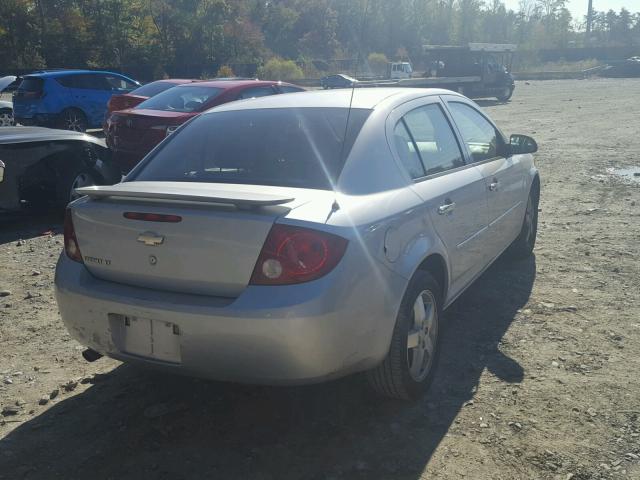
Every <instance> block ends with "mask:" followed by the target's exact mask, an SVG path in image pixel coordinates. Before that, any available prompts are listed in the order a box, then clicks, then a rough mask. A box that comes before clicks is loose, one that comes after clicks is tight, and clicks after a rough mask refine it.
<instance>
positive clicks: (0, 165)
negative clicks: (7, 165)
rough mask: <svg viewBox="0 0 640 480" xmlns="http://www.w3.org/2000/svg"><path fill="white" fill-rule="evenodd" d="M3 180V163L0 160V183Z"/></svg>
mask: <svg viewBox="0 0 640 480" xmlns="http://www.w3.org/2000/svg"><path fill="white" fill-rule="evenodd" d="M3 180H4V162H3V161H2V160H0V183H2V181H3Z"/></svg>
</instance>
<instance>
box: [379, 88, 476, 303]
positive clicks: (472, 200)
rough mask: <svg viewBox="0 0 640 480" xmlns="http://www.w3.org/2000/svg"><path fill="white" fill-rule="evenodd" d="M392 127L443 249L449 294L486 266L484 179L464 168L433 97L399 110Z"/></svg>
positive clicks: (402, 160)
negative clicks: (447, 257)
mask: <svg viewBox="0 0 640 480" xmlns="http://www.w3.org/2000/svg"><path fill="white" fill-rule="evenodd" d="M392 121H393V122H394V126H393V131H392V138H391V143H392V146H393V147H395V151H396V154H397V155H398V159H399V160H400V163H401V164H402V165H403V167H404V169H405V170H406V171H407V172H408V173H409V175H410V176H411V178H412V179H413V188H414V189H415V191H416V192H417V193H418V195H419V196H420V197H421V198H422V199H423V200H424V204H423V205H424V207H423V208H424V212H423V215H424V217H425V221H426V222H427V223H431V224H432V225H433V226H434V228H435V230H436V232H437V234H438V236H439V237H440V239H441V240H442V242H443V243H444V245H445V247H446V249H447V252H448V256H449V263H450V280H451V293H452V294H453V292H454V291H455V290H458V289H459V288H462V287H464V285H466V284H467V283H468V282H469V281H471V280H472V279H473V278H474V277H475V275H476V274H477V273H478V272H479V271H480V270H482V268H483V267H484V265H485V261H486V257H485V254H484V246H483V244H484V241H485V240H486V238H485V237H486V229H487V198H486V190H485V184H484V179H483V177H482V174H481V172H480V171H479V170H478V169H477V168H476V167H474V166H470V165H467V164H466V163H465V159H464V155H463V150H462V149H461V146H460V145H459V143H458V141H457V139H456V136H455V134H454V131H453V129H452V127H451V124H450V122H449V120H448V118H447V115H446V113H445V110H444V108H443V106H442V104H441V103H440V101H439V99H438V98H437V97H431V98H427V99H420V100H416V101H412V102H409V103H407V104H405V105H403V106H402V107H401V108H399V109H397V110H396V111H395V112H394V114H392Z"/></svg>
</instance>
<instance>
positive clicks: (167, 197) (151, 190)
mask: <svg viewBox="0 0 640 480" xmlns="http://www.w3.org/2000/svg"><path fill="white" fill-rule="evenodd" d="M154 184H155V185H154ZM174 185H175V184H173V185H172V186H167V185H162V182H158V183H156V182H125V183H119V184H117V185H112V186H91V187H82V188H76V193H78V194H80V195H87V196H89V197H91V198H96V199H100V198H108V197H118V198H136V199H147V200H164V201H169V202H172V201H175V202H198V203H217V204H225V205H235V206H236V207H238V208H251V207H268V206H273V205H282V204H284V203H289V202H291V201H293V200H295V198H294V197H286V196H283V195H274V194H269V193H256V192H246V191H242V190H237V189H234V188H230V189H225V188H224V187H221V188H215V189H211V188H208V189H204V188H180V187H176V186H174ZM187 185H188V184H187ZM189 190H191V191H189Z"/></svg>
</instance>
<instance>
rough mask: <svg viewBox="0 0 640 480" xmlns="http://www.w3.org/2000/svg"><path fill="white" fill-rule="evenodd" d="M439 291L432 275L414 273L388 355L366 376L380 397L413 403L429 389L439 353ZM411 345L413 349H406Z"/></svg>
mask: <svg viewBox="0 0 640 480" xmlns="http://www.w3.org/2000/svg"><path fill="white" fill-rule="evenodd" d="M441 292H442V289H441V287H440V285H438V282H437V281H436V280H435V279H434V278H433V276H432V275H431V274H430V273H428V272H425V271H422V270H419V271H418V272H416V274H415V275H414V276H413V278H412V279H411V281H410V282H409V286H408V287H407V290H406V292H405V294H404V297H403V298H402V302H401V304H400V310H399V312H398V317H397V319H396V324H395V327H394V329H393V336H392V338H391V346H390V347H389V352H388V353H387V356H386V357H385V359H384V360H383V362H382V363H381V364H380V365H378V366H377V367H376V368H374V369H373V370H370V371H368V372H367V373H366V376H367V380H368V382H369V385H370V386H371V387H372V388H373V389H374V390H375V391H376V392H377V393H379V394H380V395H383V396H386V397H390V398H397V399H401V400H415V399H418V398H420V397H421V396H422V395H423V394H424V392H426V391H427V389H428V388H429V385H430V384H431V382H432V380H433V376H434V372H435V371H436V367H437V364H438V358H439V352H440V348H439V343H440V342H439V339H440V335H439V332H440V330H441V328H440V318H441V316H442V293H441ZM420 306H422V312H423V314H424V317H423V322H422V326H420V325H419V324H417V323H416V314H415V313H414V312H417V311H419V310H420ZM410 342H411V343H413V344H415V347H412V348H409V343H410ZM429 345H431V347H429ZM419 352H422V357H417V355H418V353H419ZM420 359H422V361H420ZM416 361H417V363H416Z"/></svg>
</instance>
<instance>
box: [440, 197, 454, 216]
mask: <svg viewBox="0 0 640 480" xmlns="http://www.w3.org/2000/svg"><path fill="white" fill-rule="evenodd" d="M445 202H447V203H444V204H442V205H440V206H439V207H438V215H445V214H447V213H451V212H453V210H454V209H455V208H456V202H452V201H451V200H449V199H446V200H445Z"/></svg>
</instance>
